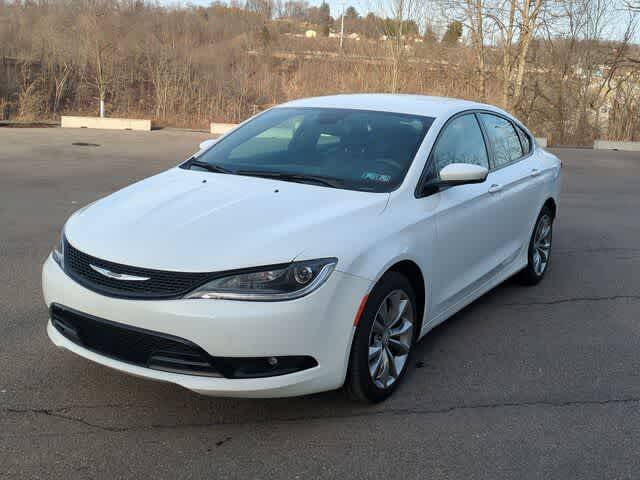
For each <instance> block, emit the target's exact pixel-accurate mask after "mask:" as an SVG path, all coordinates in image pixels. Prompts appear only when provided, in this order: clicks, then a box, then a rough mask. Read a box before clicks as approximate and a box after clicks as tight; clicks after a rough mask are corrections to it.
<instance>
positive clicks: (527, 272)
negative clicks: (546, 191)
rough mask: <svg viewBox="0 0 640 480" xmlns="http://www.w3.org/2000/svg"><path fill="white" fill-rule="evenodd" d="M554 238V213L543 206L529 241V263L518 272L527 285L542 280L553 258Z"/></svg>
mask: <svg viewBox="0 0 640 480" xmlns="http://www.w3.org/2000/svg"><path fill="white" fill-rule="evenodd" d="M552 239H553V213H552V212H551V209H549V207H546V206H545V207H543V209H542V211H541V212H540V215H538V220H537V221H536V226H535V228H534V229H533V234H532V235H531V240H530V241H529V254H528V258H529V263H528V264H527V266H526V267H525V268H524V269H523V270H522V271H521V272H520V273H519V274H518V280H520V282H521V283H524V284H525V285H535V284H537V283H539V282H540V280H542V278H543V277H544V274H545V273H546V271H547V268H548V266H549V261H550V259H551V241H552Z"/></svg>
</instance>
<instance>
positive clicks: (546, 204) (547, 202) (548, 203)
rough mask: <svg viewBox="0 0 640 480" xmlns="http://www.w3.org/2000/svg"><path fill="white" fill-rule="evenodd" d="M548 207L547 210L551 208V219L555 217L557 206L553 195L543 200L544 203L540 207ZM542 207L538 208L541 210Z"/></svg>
mask: <svg viewBox="0 0 640 480" xmlns="http://www.w3.org/2000/svg"><path fill="white" fill-rule="evenodd" d="M545 207H547V208H549V210H551V216H552V218H553V219H555V218H556V214H557V212H558V207H557V205H556V201H555V199H554V198H553V197H549V198H547V199H546V200H545V202H544V204H543V205H542V208H545ZM542 208H541V209H540V210H541V211H542Z"/></svg>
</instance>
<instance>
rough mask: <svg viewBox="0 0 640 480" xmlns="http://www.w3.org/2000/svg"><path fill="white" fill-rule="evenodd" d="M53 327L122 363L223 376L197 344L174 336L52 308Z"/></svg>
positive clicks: (70, 338)
mask: <svg viewBox="0 0 640 480" xmlns="http://www.w3.org/2000/svg"><path fill="white" fill-rule="evenodd" d="M50 315H51V322H52V323H53V326H54V327H55V328H56V329H57V330H58V331H59V332H60V333H61V334H62V335H64V336H65V337H67V338H68V339H69V340H71V341H72V342H74V343H76V344H78V345H80V346H82V347H85V348H86V349H88V350H91V351H93V352H96V353H99V354H101V355H104V356H106V357H110V358H113V359H115V360H119V361H122V362H127V363H132V364H134V365H139V366H143V367H149V368H154V369H156V370H165V371H170V372H176V373H186V374H191V375H204V376H215V377H219V376H222V375H221V374H220V373H219V372H218V370H217V369H216V368H215V366H214V359H213V357H211V356H210V355H209V354H208V353H207V352H205V351H204V350H203V349H202V348H200V347H199V346H197V345H196V344H194V343H192V342H190V341H188V340H185V339H182V338H179V337H174V336H172V335H167V334H163V333H158V332H153V331H151V330H145V329H142V328H137V327H131V326H128V325H122V324H119V323H116V322H111V321H109V320H104V319H101V318H97V317H94V316H92V315H87V314H85V313H80V312H77V311H75V310H72V309H70V308H67V307H63V306H61V305H57V304H52V305H51V311H50Z"/></svg>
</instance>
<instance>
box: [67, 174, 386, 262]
mask: <svg viewBox="0 0 640 480" xmlns="http://www.w3.org/2000/svg"><path fill="white" fill-rule="evenodd" d="M388 198H389V195H388V194H380V193H368V192H358V191H350V190H341V189H334V188H328V187H322V186H317V185H309V184H301V183H292V182H283V181H278V180H272V179H265V178H256V177H246V176H238V175H224V174H216V173H209V172H198V171H191V170H184V169H181V168H174V169H171V170H169V171H166V172H164V173H161V174H159V175H156V176H154V177H150V178H148V179H146V180H143V181H141V182H138V183H136V184H133V185H131V186H129V187H127V188H124V189H122V190H120V191H118V192H116V193H114V194H112V195H109V196H108V197H105V198H103V199H101V200H98V201H97V202H95V203H93V204H91V205H89V206H88V207H85V208H84V209H81V210H80V211H79V212H78V213H76V214H75V215H73V216H72V217H71V218H70V219H69V221H68V222H67V224H66V226H65V235H66V237H67V239H68V241H69V242H70V243H71V244H72V245H73V246H74V247H75V248H77V249H79V250H81V251H84V252H86V253H88V254H90V255H93V256H95V257H98V258H102V259H105V260H110V261H112V262H116V263H122V264H126V265H132V266H138V267H145V268H153V269H161V270H172V271H191V272H212V271H222V270H231V269H236V268H246V267H254V266H261V265H270V264H277V263H286V262H290V261H292V260H293V259H295V258H311V257H310V256H308V255H311V256H328V257H329V256H338V254H339V253H338V250H339V248H340V246H341V245H342V244H344V243H349V240H348V238H350V236H351V235H353V234H354V233H357V232H358V231H359V230H362V231H365V230H366V229H367V225H373V224H375V222H374V219H375V217H377V216H378V215H380V214H381V213H382V212H383V211H384V209H385V207H386V205H387V202H388ZM345 239H347V240H346V242H345Z"/></svg>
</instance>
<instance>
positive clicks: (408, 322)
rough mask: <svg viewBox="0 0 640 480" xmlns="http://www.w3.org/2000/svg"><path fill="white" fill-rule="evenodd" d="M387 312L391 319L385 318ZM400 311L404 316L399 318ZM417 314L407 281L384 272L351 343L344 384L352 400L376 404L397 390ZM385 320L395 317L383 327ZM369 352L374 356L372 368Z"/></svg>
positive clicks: (400, 315) (414, 331)
mask: <svg viewBox="0 0 640 480" xmlns="http://www.w3.org/2000/svg"><path fill="white" fill-rule="evenodd" d="M403 308H404V310H403ZM389 310H391V313H392V315H386V312H388V311H389ZM401 310H402V312H404V313H401V314H398V312H400V311H401ZM416 312H417V309H416V296H415V293H414V290H413V288H412V286H411V283H410V282H409V280H407V278H406V277H405V276H404V275H402V274H400V273H397V272H387V273H386V274H385V275H384V276H383V277H382V278H381V279H380V281H379V282H378V283H377V285H376V286H375V287H374V288H373V290H372V291H371V294H370V295H369V298H368V299H367V303H366V305H365V307H364V310H363V312H362V315H361V316H360V321H359V323H358V327H357V329H356V333H355V336H354V339H353V345H352V347H351V356H350V359H349V369H348V371H347V378H346V380H345V389H346V390H347V392H348V393H349V394H350V396H351V397H352V398H353V399H355V400H360V401H364V402H371V403H377V402H381V401H383V400H384V399H386V398H387V397H388V396H389V395H391V394H392V393H393V391H394V390H395V389H396V388H397V386H398V384H399V383H400V381H401V380H402V378H403V377H404V375H405V373H406V371H407V367H408V365H409V363H410V359H411V352H412V350H413V349H412V347H413V344H414V343H415V339H416V335H417V330H418V328H417V326H418V324H419V322H418V318H417V313H416ZM385 317H386V318H390V317H397V318H396V322H394V321H393V319H392V320H391V321H389V322H388V323H387V326H383V325H382V322H383V321H384V318H385ZM374 324H375V329H374ZM400 332H402V333H400ZM370 348H371V349H372V352H374V353H373V355H374V356H373V357H372V360H371V362H372V363H371V364H370V360H369V351H370ZM378 349H379V350H378ZM405 349H406V354H405V353H404V351H405ZM376 350H378V353H379V354H378V355H375V351H376ZM391 356H393V358H390V357H391ZM378 360H379V363H378ZM376 365H378V368H376ZM370 368H371V370H370ZM371 371H374V372H375V373H373V374H372V373H371ZM378 374H379V375H378ZM387 375H388V376H387Z"/></svg>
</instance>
